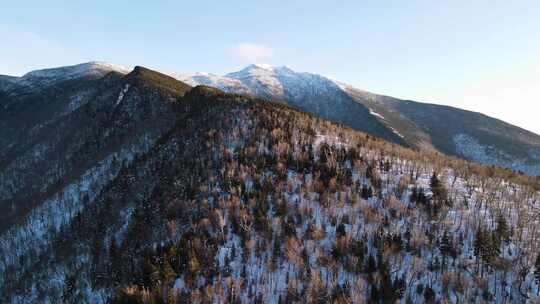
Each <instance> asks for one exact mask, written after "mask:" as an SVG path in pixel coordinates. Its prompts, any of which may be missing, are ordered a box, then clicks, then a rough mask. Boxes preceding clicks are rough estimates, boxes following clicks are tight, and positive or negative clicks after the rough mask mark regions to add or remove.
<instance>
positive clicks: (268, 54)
mask: <svg viewBox="0 0 540 304" xmlns="http://www.w3.org/2000/svg"><path fill="white" fill-rule="evenodd" d="M227 53H228V54H229V55H231V56H232V57H234V58H235V59H238V60H241V61H244V62H250V63H260V62H264V61H266V60H268V59H270V58H272V56H273V55H274V49H272V48H271V47H269V46H266V45H262V44H257V43H251V42H241V43H238V44H236V45H234V46H232V47H229V48H228V49H227Z"/></svg>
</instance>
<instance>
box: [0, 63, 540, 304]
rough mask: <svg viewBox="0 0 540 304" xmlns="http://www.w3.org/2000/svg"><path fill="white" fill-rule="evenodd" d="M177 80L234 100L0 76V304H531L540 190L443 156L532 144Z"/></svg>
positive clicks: (316, 88) (382, 111)
mask: <svg viewBox="0 0 540 304" xmlns="http://www.w3.org/2000/svg"><path fill="white" fill-rule="evenodd" d="M173 76H175V77H176V78H182V77H183V78H184V79H185V81H186V82H189V83H191V84H195V83H196V82H197V83H198V82H205V83H208V84H210V85H212V86H215V87H222V88H223V89H224V90H227V91H233V92H241V93H243V94H234V93H226V92H223V91H222V90H220V89H217V88H215V87H212V86H207V85H197V86H195V87H192V86H191V85H189V84H187V83H185V82H182V81H179V80H177V79H175V77H172V76H169V75H165V74H162V73H159V72H157V71H152V70H149V69H146V68H143V67H135V68H134V69H132V70H131V71H128V70H127V69H124V68H121V67H117V66H114V65H110V64H105V63H96V62H92V63H85V64H81V65H77V66H72V67H63V68H58V69H48V70H42V71H36V72H31V73H29V74H27V75H24V76H23V77H9V76H3V77H0V303H14V304H15V303H16V304H20V303H25V304H26V303H28V304H30V303H32V304H33V303H99V304H101V303H113V304H116V303H396V302H400V301H401V302H404V303H439V302H445V301H447V302H452V303H480V302H497V303H524V302H527V301H535V300H536V296H537V295H538V293H539V291H540V284H539V283H538V282H540V281H538V280H535V276H536V275H537V274H536V272H537V271H536V270H537V269H540V258H538V257H537V256H538V250H537V248H536V247H535V246H532V245H534V244H535V241H537V240H538V239H539V238H540V232H539V231H538V229H536V226H537V221H535V220H534V219H535V218H538V207H537V203H538V201H539V197H538V194H539V193H540V192H538V191H539V190H540V177H530V176H525V175H521V174H517V173H516V172H511V171H508V170H503V169H500V168H492V167H487V166H481V165H477V164H473V163H470V162H467V161H464V160H461V159H458V158H450V157H447V156H445V155H443V154H442V153H439V152H437V151H438V150H441V151H443V148H445V147H447V148H448V149H458V148H461V149H462V150H465V151H473V152H474V153H478V149H477V148H476V150H474V149H475V147H477V146H478V145H480V143H479V142H480V141H481V140H493V141H494V142H493V143H490V144H489V145H487V144H485V145H486V147H487V146H490V147H495V146H496V144H497V145H500V146H501V147H502V148H501V149H504V151H506V152H504V153H505V154H504V155H508V157H511V156H512V155H515V156H516V157H518V156H519V157H521V156H520V154H519V151H521V150H519V149H533V151H534V149H535V147H538V146H537V145H535V144H534V140H536V139H537V138H538V136H537V135H534V134H532V133H528V132H526V131H523V130H521V129H519V128H516V127H512V126H509V125H507V124H505V123H503V122H500V121H497V120H494V119H491V118H487V117H485V116H482V115H480V114H475V113H470V112H466V111H462V110H457V109H452V108H448V107H440V106H432V105H425V104H420V103H414V102H407V101H400V100H395V99H392V98H390V97H383V96H378V95H374V94H370V93H367V92H363V91H359V90H356V89H354V88H351V87H349V86H346V85H344V84H341V83H337V82H335V81H331V80H329V79H327V78H325V77H322V76H318V75H313V74H304V73H295V72H293V71H292V70H290V69H287V68H271V67H268V66H250V67H248V68H247V69H245V70H243V71H240V72H237V73H232V74H229V75H228V76H225V77H221V76H213V75H201V74H198V75H191V76H182V75H173ZM251 95H256V96H263V97H264V98H259V97H254V96H251ZM269 100H272V101H274V102H272V101H269ZM284 103H288V104H291V105H293V106H290V105H287V104H284ZM297 107H298V108H301V109H304V110H305V111H300V110H298V109H297ZM307 112H312V113H315V114H319V115H320V116H323V117H327V118H330V119H332V120H335V121H339V122H341V123H342V124H339V123H334V122H331V121H329V120H327V119H324V118H321V117H320V116H317V115H314V114H312V113H307ZM478 119H482V120H480V121H478ZM344 124H346V125H348V126H350V127H348V126H345V125H344ZM453 124H455V125H453ZM351 127H352V128H355V129H360V130H364V131H365V132H360V131H358V130H354V129H352V128H351ZM366 132H369V133H370V134H371V135H369V134H367V133H366ZM509 134H510V135H509ZM445 136H446V137H445ZM381 137H382V138H385V139H388V140H391V141H393V142H397V143H400V144H401V145H404V146H413V147H419V148H421V149H423V150H422V151H419V150H415V149H408V148H404V147H402V146H400V145H397V144H394V143H391V142H388V141H385V140H383V139H381ZM446 139H448V141H449V142H448V143H447V142H446V141H445V140H446ZM504 140H506V142H504ZM475 141H476V143H475ZM529 141H531V142H533V143H532V144H527V145H524V144H523V142H529ZM456 143H458V145H456ZM475 145H476V146H475ZM456 147H457V148H456ZM482 147H484V146H482ZM524 147H525V148H524ZM434 149H435V151H433V150H434ZM466 149H470V150H466ZM483 149H484V150H482V149H480V151H483V153H485V154H488V153H491V152H492V151H491V150H489V149H487V148H483ZM493 149H495V148H493ZM512 149H518V150H516V151H514V150H512ZM497 151H499V150H497ZM471 153H472V152H471ZM497 153H498V154H496V155H499V158H497V159H496V160H499V159H500V158H501V157H500V155H502V154H501V153H503V152H497ZM532 154H533V156H534V153H532ZM505 157H506V156H505ZM533 158H534V157H533ZM488 160H490V161H492V162H494V161H493V159H488ZM536 164H538V163H536Z"/></svg>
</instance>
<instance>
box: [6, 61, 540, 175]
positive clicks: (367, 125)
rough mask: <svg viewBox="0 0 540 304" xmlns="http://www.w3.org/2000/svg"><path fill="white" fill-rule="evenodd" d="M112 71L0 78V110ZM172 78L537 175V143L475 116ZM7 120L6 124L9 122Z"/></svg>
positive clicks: (273, 77)
mask: <svg viewBox="0 0 540 304" xmlns="http://www.w3.org/2000/svg"><path fill="white" fill-rule="evenodd" d="M112 71H114V72H115V73H118V74H120V75H123V74H126V73H128V72H129V70H128V69H126V68H123V67H120V66H116V65H112V64H108V63H100V62H90V63H85V64H80V65H76V66H69V67H61V68H54V69H46V70H39V71H33V72H29V73H27V74H25V75H24V76H22V77H12V76H0V106H1V107H4V109H5V110H6V111H4V112H5V114H7V113H11V112H12V111H14V109H16V108H19V107H21V106H22V103H20V102H18V100H19V99H20V98H27V96H26V95H31V94H32V92H35V91H37V90H39V89H40V88H44V87H49V85H50V84H54V83H55V82H60V81H65V80H70V79H72V80H76V79H87V80H92V79H96V78H98V77H101V76H104V75H105V74H107V73H109V72H112ZM170 76H172V77H174V78H176V79H178V80H181V81H183V82H185V83H187V84H190V85H199V84H204V85H208V86H212V87H216V88H219V89H221V90H223V91H225V92H233V93H240V94H249V95H254V96H258V97H262V98H265V99H268V100H273V101H277V102H285V103H287V104H290V105H292V106H295V107H298V108H300V109H302V110H304V111H307V112H311V113H313V114H316V115H318V116H321V117H323V118H326V119H330V120H333V121H336V122H340V123H343V124H345V125H347V126H350V127H352V128H354V129H357V130H361V131H364V132H367V133H369V134H372V135H375V136H377V137H381V138H383V139H386V140H389V141H391V142H394V143H398V144H401V145H404V146H408V147H413V148H419V149H430V150H437V151H440V152H442V153H445V154H448V155H453V156H458V157H461V158H465V159H468V160H472V161H475V162H479V163H483V164H490V165H497V166H501V167H505V168H509V169H512V170H516V171H521V172H524V173H526V174H529V175H540V136H539V135H537V134H535V133H532V132H529V131H527V130H524V129H522V128H519V127H516V126H513V125H511V124H508V123H505V122H504V121H501V120H498V119H495V118H491V117H489V116H486V115H483V114H481V113H476V112H471V111H466V110H462V109H458V108H453V107H448V106H441V105H435V104H427V103H420V102H415V101H409V100H401V99H397V98H393V97H389V96H384V95H378V94H373V93H370V92H367V91H363V90H359V89H356V88H354V87H353V86H351V85H348V84H345V83H342V82H339V81H335V80H332V79H329V78H326V77H324V76H321V75H317V74H312V73H299V72H295V71H293V70H291V69H290V68H288V67H272V66H269V65H261V64H253V65H250V66H248V67H246V68H244V69H242V70H241V71H238V72H233V73H229V74H227V75H225V76H220V75H214V74H209V73H194V74H180V73H177V74H171V75H170ZM82 85H84V84H82ZM76 104H77V101H72V102H71V103H70V107H72V108H73V107H77V105H76ZM36 109H37V108H34V109H31V108H29V109H27V110H28V111H35V110H36ZM46 111H51V109H50V108H47V110H46ZM34 113H37V112H34ZM38 116H39V115H38ZM10 117H13V116H10ZM6 119H7V121H9V119H10V118H6ZM7 121H4V124H5V123H7ZM8 129H9V128H8ZM8 129H4V131H3V132H7V133H9V134H7V133H6V136H5V137H2V139H0V144H4V145H5V144H6V143H5V142H4V141H6V139H8V138H13V136H16V135H15V134H17V133H18V131H17V132H14V133H13V132H11V131H7V130H8ZM0 132H2V131H0ZM0 153H1V152H0Z"/></svg>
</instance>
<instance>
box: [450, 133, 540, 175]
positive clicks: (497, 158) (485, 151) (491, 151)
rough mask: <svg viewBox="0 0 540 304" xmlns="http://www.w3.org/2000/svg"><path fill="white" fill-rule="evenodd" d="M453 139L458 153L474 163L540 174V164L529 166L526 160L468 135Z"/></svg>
mask: <svg viewBox="0 0 540 304" xmlns="http://www.w3.org/2000/svg"><path fill="white" fill-rule="evenodd" d="M452 139H453V141H454V144H455V146H456V151H457V152H458V153H459V154H461V155H463V156H464V157H465V158H468V159H470V160H472V161H476V162H479V163H483V164H491V165H497V166H501V167H507V168H510V169H513V170H520V171H524V172H533V173H534V174H540V164H537V165H530V164H527V163H526V160H525V159H516V158H514V157H512V156H510V155H508V154H507V153H505V152H503V151H501V150H498V149H495V148H493V147H490V146H484V145H482V144H480V143H479V142H478V141H477V140H476V139H475V138H474V137H472V136H469V135H467V134H462V133H461V134H456V135H454V137H453V138H452Z"/></svg>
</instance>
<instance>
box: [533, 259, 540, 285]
mask: <svg viewBox="0 0 540 304" xmlns="http://www.w3.org/2000/svg"><path fill="white" fill-rule="evenodd" d="M534 268H535V269H534V278H535V279H536V285H538V286H540V253H539V254H538V255H537V256H536V262H535V263H534ZM538 293H539V294H540V287H538Z"/></svg>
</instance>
